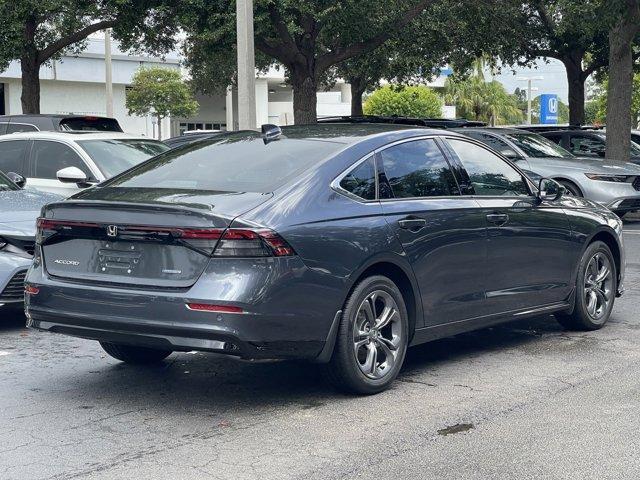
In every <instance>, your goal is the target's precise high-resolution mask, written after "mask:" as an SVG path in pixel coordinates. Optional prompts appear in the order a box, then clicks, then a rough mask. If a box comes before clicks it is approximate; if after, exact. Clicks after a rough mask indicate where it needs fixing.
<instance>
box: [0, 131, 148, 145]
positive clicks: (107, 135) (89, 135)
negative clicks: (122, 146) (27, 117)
mask: <svg viewBox="0 0 640 480" xmlns="http://www.w3.org/2000/svg"><path fill="white" fill-rule="evenodd" d="M124 138H129V139H136V140H150V141H157V140H155V139H154V138H149V137H143V136H141V135H132V134H130V133H123V132H95V131H89V130H87V131H86V132H73V131H69V132H48V131H41V132H16V133H7V134H5V135H1V136H0V141H3V140H15V139H24V140H67V141H72V142H75V141H78V140H112V139H124Z"/></svg>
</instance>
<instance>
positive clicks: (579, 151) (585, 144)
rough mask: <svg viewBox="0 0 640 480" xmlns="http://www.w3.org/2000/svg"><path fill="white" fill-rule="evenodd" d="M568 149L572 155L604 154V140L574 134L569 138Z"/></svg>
mask: <svg viewBox="0 0 640 480" xmlns="http://www.w3.org/2000/svg"><path fill="white" fill-rule="evenodd" d="M569 150H571V153H573V154H574V155H593V156H604V153H605V140H604V139H600V138H596V137H591V136H587V135H574V136H571V139H570V140H569Z"/></svg>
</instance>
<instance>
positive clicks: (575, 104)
mask: <svg viewBox="0 0 640 480" xmlns="http://www.w3.org/2000/svg"><path fill="white" fill-rule="evenodd" d="M577 57H579V58H577ZM562 63H564V66H565V69H566V70H567V81H568V83H569V124H571V125H583V124H584V121H585V120H584V119H585V114H584V82H585V80H586V79H587V78H586V77H585V75H584V72H583V71H582V55H577V56H575V57H572V58H567V59H565V60H563V62H562Z"/></svg>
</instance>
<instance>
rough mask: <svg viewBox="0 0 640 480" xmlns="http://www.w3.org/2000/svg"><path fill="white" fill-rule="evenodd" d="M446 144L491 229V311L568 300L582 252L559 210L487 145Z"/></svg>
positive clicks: (488, 277) (488, 273)
mask: <svg viewBox="0 0 640 480" xmlns="http://www.w3.org/2000/svg"><path fill="white" fill-rule="evenodd" d="M447 142H448V144H449V145H450V147H451V149H452V150H453V151H454V152H455V154H456V156H457V158H458V160H459V161H460V162H461V164H462V166H463V167H464V171H463V181H464V182H467V183H468V184H469V185H470V186H471V188H470V189H469V190H468V196H469V197H471V198H474V199H475V200H476V201H477V202H478V203H479V204H480V206H481V209H482V210H481V211H482V216H483V217H484V221H485V224H486V227H487V233H488V236H487V269H486V271H485V278H486V280H487V285H486V286H487V288H486V295H487V308H488V309H489V310H490V312H491V313H492V314H501V313H506V312H515V311H517V310H522V309H527V308H531V307H539V306H544V305H550V304H554V303H559V302H563V301H565V300H567V298H568V297H569V295H570V293H571V290H572V286H571V278H572V265H574V264H575V262H574V257H575V256H576V255H578V254H579V253H578V252H577V250H576V248H575V243H574V242H572V238H571V228H570V225H569V221H568V218H567V216H566V214H565V213H564V211H563V210H562V208H561V205H555V204H553V203H551V202H544V203H542V204H539V203H538V201H537V199H536V197H535V196H534V195H533V192H532V190H531V189H530V186H529V185H528V183H527V182H526V180H525V179H524V178H523V176H522V175H521V174H520V172H518V170H517V169H516V168H514V167H513V166H512V165H510V164H509V163H508V162H506V161H505V160H503V159H502V158H500V157H498V156H497V155H495V154H494V153H493V152H491V151H490V150H488V149H486V148H484V147H483V146H480V145H478V144H475V143H472V142H469V141H467V140H463V139H459V138H455V139H454V138H449V139H447Z"/></svg>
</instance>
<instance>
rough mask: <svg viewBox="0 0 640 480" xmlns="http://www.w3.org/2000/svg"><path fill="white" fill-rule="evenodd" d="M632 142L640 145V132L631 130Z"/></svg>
mask: <svg viewBox="0 0 640 480" xmlns="http://www.w3.org/2000/svg"><path fill="white" fill-rule="evenodd" d="M631 141H632V142H634V143H635V144H637V145H640V130H631Z"/></svg>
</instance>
